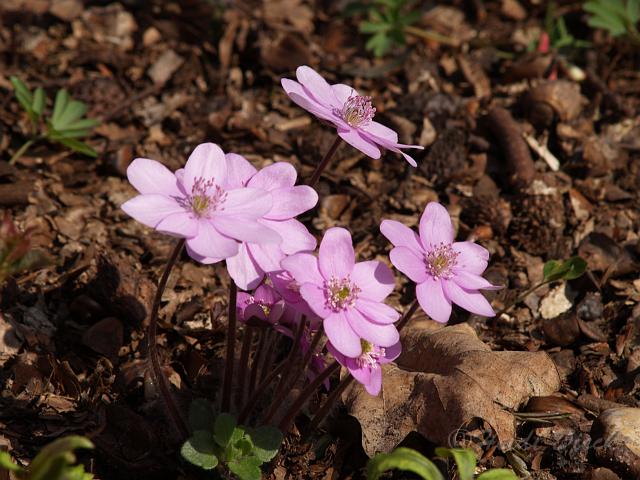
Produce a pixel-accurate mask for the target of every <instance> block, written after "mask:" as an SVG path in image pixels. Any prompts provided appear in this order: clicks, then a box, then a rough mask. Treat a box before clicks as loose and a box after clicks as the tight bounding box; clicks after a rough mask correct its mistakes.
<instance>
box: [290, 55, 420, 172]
mask: <svg viewBox="0 0 640 480" xmlns="http://www.w3.org/2000/svg"><path fill="white" fill-rule="evenodd" d="M296 77H297V78H298V81H297V82H295V81H293V80H289V79H287V78H283V79H282V80H281V83H282V88H284V90H285V92H287V95H289V98H291V100H293V101H294V102H295V103H296V104H298V105H299V106H300V107H302V108H304V109H305V110H307V111H309V112H311V113H313V114H314V115H315V116H316V117H318V118H321V119H323V120H326V121H328V122H330V123H332V124H333V125H334V126H335V127H336V128H337V129H338V135H340V137H341V138H342V139H343V140H344V141H345V142H347V143H349V144H350V145H351V146H353V147H355V148H357V149H358V150H360V151H361V152H362V153H364V154H365V155H368V156H369V157H371V158H380V147H382V148H385V149H387V150H391V151H392V152H396V153H399V154H401V155H402V156H403V157H404V158H405V160H406V161H407V162H409V164H411V165H412V166H414V167H415V166H416V165H417V164H416V161H415V160H414V159H413V158H411V157H410V156H409V155H407V154H406V153H404V152H403V151H401V150H400V149H401V148H417V149H420V150H422V149H423V148H424V147H421V146H419V145H403V144H400V143H398V134H397V133H396V132H394V131H393V130H391V129H390V128H387V127H385V126H384V125H382V124H380V123H378V122H375V121H374V120H373V116H374V115H375V113H376V109H375V108H373V106H372V105H371V97H365V96H362V95H359V94H358V92H357V91H356V90H355V89H353V88H352V87H350V86H348V85H344V84H341V83H337V84H335V85H329V84H328V83H327V81H326V80H325V79H324V78H322V77H321V76H320V75H319V74H318V72H316V71H315V70H313V69H312V68H310V67H307V66H306V65H305V66H302V67H298V69H297V70H296Z"/></svg>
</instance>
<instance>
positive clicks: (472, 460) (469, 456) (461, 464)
mask: <svg viewBox="0 0 640 480" xmlns="http://www.w3.org/2000/svg"><path fill="white" fill-rule="evenodd" d="M436 455H438V456H439V457H443V458H448V457H453V459H454V460H455V462H456V465H457V466H458V476H459V477H460V480H473V475H474V473H475V470H476V456H475V455H474V454H473V451H472V450H471V449H468V448H442V447H441V448H436Z"/></svg>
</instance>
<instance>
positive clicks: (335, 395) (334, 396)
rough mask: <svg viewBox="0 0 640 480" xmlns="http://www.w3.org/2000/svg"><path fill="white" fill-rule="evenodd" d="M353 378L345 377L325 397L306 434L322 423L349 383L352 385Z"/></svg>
mask: <svg viewBox="0 0 640 480" xmlns="http://www.w3.org/2000/svg"><path fill="white" fill-rule="evenodd" d="M353 380H354V378H353V377H352V376H351V375H345V377H344V378H343V379H342V380H340V383H339V384H338V385H337V386H336V387H335V388H334V389H333V391H332V392H331V394H330V395H329V396H328V397H327V399H326V400H325V401H324V403H323V404H322V407H320V409H319V410H318V411H317V412H316V414H315V415H314V416H313V418H312V419H311V423H309V426H308V427H307V432H308V433H310V432H313V431H314V430H315V429H316V428H318V427H319V426H320V424H321V423H322V421H323V420H324V419H325V417H326V416H327V414H328V413H329V412H330V411H331V408H333V406H334V405H335V403H336V401H337V400H338V399H339V398H340V395H342V392H344V391H345V390H346V389H347V387H348V386H349V385H351V383H353Z"/></svg>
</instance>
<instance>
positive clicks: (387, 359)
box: [380, 342, 402, 364]
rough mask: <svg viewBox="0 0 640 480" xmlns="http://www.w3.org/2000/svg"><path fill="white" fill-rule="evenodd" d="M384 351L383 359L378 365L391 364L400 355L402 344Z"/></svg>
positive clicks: (399, 343)
mask: <svg viewBox="0 0 640 480" xmlns="http://www.w3.org/2000/svg"><path fill="white" fill-rule="evenodd" d="M384 350H385V352H384V357H383V358H381V359H380V363H382V364H384V363H391V362H393V361H394V360H395V359H396V358H398V357H399V356H400V354H401V353H402V342H398V343H396V344H395V345H391V346H390V347H386V348H385V349H384Z"/></svg>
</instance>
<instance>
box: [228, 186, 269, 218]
mask: <svg viewBox="0 0 640 480" xmlns="http://www.w3.org/2000/svg"><path fill="white" fill-rule="evenodd" d="M272 205H273V203H272V197H271V194H270V193H269V192H267V191H266V190H262V189H258V188H236V189H234V190H228V191H227V198H226V200H225V201H224V203H223V204H222V210H216V212H215V215H216V217H224V216H235V215H243V216H246V217H250V218H260V217H262V216H263V215H264V214H265V213H267V212H268V211H269V210H271V207H272Z"/></svg>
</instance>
